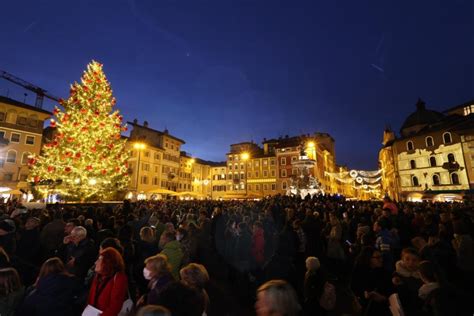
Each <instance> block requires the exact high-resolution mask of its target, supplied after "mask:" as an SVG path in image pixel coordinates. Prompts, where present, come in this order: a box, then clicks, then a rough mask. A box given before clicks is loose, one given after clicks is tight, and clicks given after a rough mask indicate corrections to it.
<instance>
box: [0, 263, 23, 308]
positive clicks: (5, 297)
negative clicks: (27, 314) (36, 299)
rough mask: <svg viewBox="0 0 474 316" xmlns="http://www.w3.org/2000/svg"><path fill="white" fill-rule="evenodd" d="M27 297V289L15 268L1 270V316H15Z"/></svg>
mask: <svg viewBox="0 0 474 316" xmlns="http://www.w3.org/2000/svg"><path fill="white" fill-rule="evenodd" d="M24 295H25V287H24V286H23V285H22V284H21V281H20V276H19V275H18V272H17V271H16V270H15V269H14V268H6V269H0V315H2V316H13V315H15V311H16V309H17V307H18V305H19V304H20V303H21V301H22V300H23V297H24Z"/></svg>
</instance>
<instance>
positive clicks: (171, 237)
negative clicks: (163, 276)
mask: <svg viewBox="0 0 474 316" xmlns="http://www.w3.org/2000/svg"><path fill="white" fill-rule="evenodd" d="M162 240H163V244H164V246H163V250H162V251H161V252H160V254H163V255H165V256H166V258H167V259H168V263H169V264H170V266H171V274H172V275H173V278H174V279H175V280H178V279H179V269H180V268H181V262H182V260H183V250H182V249H181V245H180V244H179V241H177V240H176V234H175V232H174V231H169V232H166V233H163V235H162Z"/></svg>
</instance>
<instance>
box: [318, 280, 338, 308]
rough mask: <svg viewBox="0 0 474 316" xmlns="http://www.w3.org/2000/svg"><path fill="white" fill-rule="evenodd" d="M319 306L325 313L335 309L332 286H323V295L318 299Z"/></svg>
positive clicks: (327, 284)
mask: <svg viewBox="0 0 474 316" xmlns="http://www.w3.org/2000/svg"><path fill="white" fill-rule="evenodd" d="M319 305H320V306H321V307H322V308H323V309H325V310H327V311H332V310H333V309H334V308H335V307H336V287H335V286H334V284H331V283H329V282H326V283H325V284H324V288H323V294H321V297H320V298H319Z"/></svg>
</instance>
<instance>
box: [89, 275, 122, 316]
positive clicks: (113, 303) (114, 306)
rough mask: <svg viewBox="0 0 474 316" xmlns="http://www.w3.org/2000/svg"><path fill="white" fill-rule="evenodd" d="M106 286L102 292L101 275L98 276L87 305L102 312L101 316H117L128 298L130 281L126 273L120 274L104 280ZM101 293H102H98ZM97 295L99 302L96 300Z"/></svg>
mask: <svg viewBox="0 0 474 316" xmlns="http://www.w3.org/2000/svg"><path fill="white" fill-rule="evenodd" d="M103 282H106V283H105V286H104V287H103V288H102V291H100V289H101V287H100V282H99V275H98V274H96V275H95V277H94V280H93V281H92V285H91V288H90V291H89V297H88V299H87V304H89V305H92V306H94V307H95V308H97V309H99V310H101V311H102V314H100V315H101V316H117V315H118V313H119V312H120V310H121V309H122V305H123V302H124V301H125V300H126V297H127V290H128V281H127V276H126V275H125V273H122V272H119V273H116V274H115V275H114V276H111V277H108V278H105V279H104V280H103ZM98 292H100V293H98ZM96 294H97V296H98V297H97V300H96V299H95V297H96Z"/></svg>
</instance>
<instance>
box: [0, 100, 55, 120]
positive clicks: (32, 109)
mask: <svg viewBox="0 0 474 316" xmlns="http://www.w3.org/2000/svg"><path fill="white" fill-rule="evenodd" d="M0 102H2V103H6V104H10V105H14V106H18V107H20V108H24V109H27V110H30V111H36V112H40V113H44V114H48V115H53V113H51V112H49V111H46V110H43V109H40V108H37V107H36V106H32V105H28V104H26V103H23V102H20V101H17V100H13V99H10V98H7V97H4V96H1V95H0Z"/></svg>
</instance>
